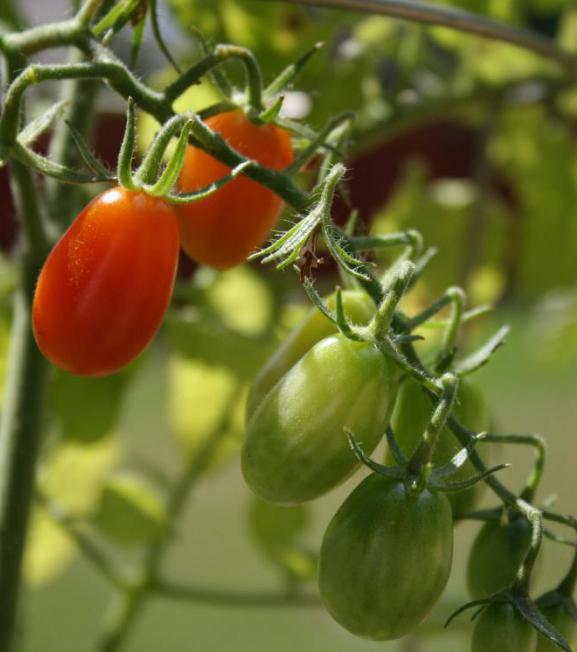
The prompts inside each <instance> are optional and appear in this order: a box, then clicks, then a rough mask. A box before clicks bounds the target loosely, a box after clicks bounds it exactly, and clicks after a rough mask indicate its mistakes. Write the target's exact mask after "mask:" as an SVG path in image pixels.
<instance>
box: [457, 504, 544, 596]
mask: <svg viewBox="0 0 577 652" xmlns="http://www.w3.org/2000/svg"><path fill="white" fill-rule="evenodd" d="M530 545H531V525H530V523H529V521H528V520H527V519H526V518H523V517H522V516H519V515H517V514H512V515H511V516H510V518H509V519H508V522H507V523H501V522H500V521H488V522H487V523H485V524H484V525H483V527H482V528H481V529H480V530H479V533H478V534H477V537H476V538H475V541H474V542H473V546H472V548H471V554H470V555H469V565H468V568H467V585H468V587H469V593H470V594H471V597H472V598H473V599H474V600H479V599H482V598H487V597H489V596H491V595H493V594H494V593H497V592H498V591H502V590H503V589H506V588H507V587H508V586H510V585H511V584H512V582H513V580H514V579H515V576H516V575H517V571H518V570H519V567H520V565H521V563H522V561H523V559H524V558H525V555H526V554H527V552H528V550H529V547H530Z"/></svg>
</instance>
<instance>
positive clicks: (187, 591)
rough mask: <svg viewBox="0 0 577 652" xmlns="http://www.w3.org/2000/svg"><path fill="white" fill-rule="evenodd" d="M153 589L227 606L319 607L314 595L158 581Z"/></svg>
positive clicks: (174, 597)
mask: <svg viewBox="0 0 577 652" xmlns="http://www.w3.org/2000/svg"><path fill="white" fill-rule="evenodd" d="M153 589H154V591H155V592H156V593H157V594H158V595H159V596H161V597H164V598H170V599H172V600H186V601H188V602H199V603H203V604H213V605H222V606H227V607H266V608H275V607H320V606H321V604H322V603H321V601H320V599H319V597H318V596H316V595H302V594H298V593H296V594H291V593H278V592H262V593H244V592H240V591H239V592H232V591H225V590H221V589H211V588H204V587H197V586H186V585H184V584H178V583H174V582H168V581H159V582H157V583H156V584H155V585H154V587H153Z"/></svg>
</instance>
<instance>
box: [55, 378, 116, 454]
mask: <svg viewBox="0 0 577 652" xmlns="http://www.w3.org/2000/svg"><path fill="white" fill-rule="evenodd" d="M128 379H129V374H127V373H126V372H123V373H120V374H113V375H111V376H104V377H101V378H82V377H80V376H74V375H72V374H69V373H67V372H65V371H61V370H59V369H55V370H54V374H53V376H52V379H51V382H50V390H49V403H50V407H51V410H52V414H53V415H54V419H55V421H56V423H57V424H58V427H59V430H60V433H61V435H62V437H63V438H64V439H66V440H68V441H72V442H77V443H79V444H90V443H93V442H96V441H99V440H100V439H102V438H103V437H106V436H107V435H110V434H111V433H112V431H113V430H114V428H115V426H116V423H117V422H118V417H119V414H120V410H121V408H122V401H123V398H124V392H125V390H126V388H127V385H128Z"/></svg>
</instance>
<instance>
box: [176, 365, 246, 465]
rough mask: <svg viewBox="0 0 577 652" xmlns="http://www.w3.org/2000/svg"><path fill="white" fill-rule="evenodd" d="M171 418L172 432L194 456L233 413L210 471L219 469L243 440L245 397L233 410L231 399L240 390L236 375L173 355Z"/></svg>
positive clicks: (234, 453)
mask: <svg viewBox="0 0 577 652" xmlns="http://www.w3.org/2000/svg"><path fill="white" fill-rule="evenodd" d="M168 383H169V384H168V387H169V395H168V396H169V398H168V414H169V419H170V426H171V429H172V430H173V431H174V433H175V434H176V436H177V437H178V440H179V442H180V443H181V444H182V445H183V448H184V449H185V450H186V455H187V456H190V455H191V454H194V452H195V451H196V450H198V449H199V448H201V447H202V446H203V444H204V443H205V442H206V440H207V439H208V438H209V437H210V436H211V434H212V433H213V431H214V429H215V428H216V427H217V426H218V424H219V423H221V421H222V416H223V414H224V413H225V411H232V412H231V415H230V423H229V429H228V432H227V433H226V434H225V435H224V437H223V438H222V441H221V443H220V444H219V447H218V449H217V451H216V453H215V455H214V457H213V461H212V465H211V469H215V468H219V467H220V466H221V465H222V464H223V463H224V462H226V461H228V460H229V459H230V458H231V457H232V456H234V455H236V454H238V451H239V450H240V446H241V444H242V440H243V438H244V403H245V402H244V397H241V398H240V399H238V400H237V401H236V402H235V403H234V404H233V405H232V406H231V405H230V397H231V394H232V393H233V392H234V390H235V388H236V386H237V383H238V381H237V379H236V377H235V376H234V374H233V373H231V372H230V371H228V370H226V369H224V368H222V367H213V366H209V365H207V364H206V363H204V362H201V361H198V360H188V359H185V358H182V357H180V356H177V355H173V356H171V358H170V361H169V367H168Z"/></svg>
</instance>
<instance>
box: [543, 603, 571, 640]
mask: <svg viewBox="0 0 577 652" xmlns="http://www.w3.org/2000/svg"><path fill="white" fill-rule="evenodd" d="M537 606H539V607H540V611H541V613H542V614H543V616H545V618H547V620H548V621H549V622H550V623H551V624H552V625H553V627H555V629H556V630H557V631H558V632H559V633H560V634H561V636H563V638H564V639H565V640H566V641H567V643H569V645H573V643H574V642H575V639H576V638H577V637H576V634H577V622H576V621H575V619H574V618H573V616H572V615H571V613H570V612H569V610H568V609H567V607H566V606H565V605H564V604H563V603H561V602H559V603H558V604H555V605H550V606H548V607H541V606H540V605H539V603H537ZM559 649H560V648H559V647H557V645H555V643H553V641H551V640H550V639H548V638H547V637H546V636H543V635H542V634H537V652H557V650H559Z"/></svg>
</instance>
